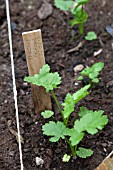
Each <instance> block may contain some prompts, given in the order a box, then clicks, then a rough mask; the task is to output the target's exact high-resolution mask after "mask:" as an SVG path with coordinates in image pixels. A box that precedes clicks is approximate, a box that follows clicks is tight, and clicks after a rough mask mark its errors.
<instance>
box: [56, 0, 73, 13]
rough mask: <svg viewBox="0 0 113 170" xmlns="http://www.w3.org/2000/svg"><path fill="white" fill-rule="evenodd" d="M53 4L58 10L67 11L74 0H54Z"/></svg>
mask: <svg viewBox="0 0 113 170" xmlns="http://www.w3.org/2000/svg"><path fill="white" fill-rule="evenodd" d="M54 4H55V6H56V7H57V8H59V9H60V10H63V11H67V10H69V9H70V8H71V7H72V6H73V4H74V1H71V0H69V1H66V0H54Z"/></svg>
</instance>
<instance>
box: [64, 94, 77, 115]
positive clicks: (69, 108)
mask: <svg viewBox="0 0 113 170" xmlns="http://www.w3.org/2000/svg"><path fill="white" fill-rule="evenodd" d="M62 106H64V111H63V115H64V118H68V117H69V115H70V114H71V113H72V112H73V111H74V107H75V101H74V98H73V96H72V95H71V94H69V93H68V94H67V95H66V98H65V103H63V104H62Z"/></svg>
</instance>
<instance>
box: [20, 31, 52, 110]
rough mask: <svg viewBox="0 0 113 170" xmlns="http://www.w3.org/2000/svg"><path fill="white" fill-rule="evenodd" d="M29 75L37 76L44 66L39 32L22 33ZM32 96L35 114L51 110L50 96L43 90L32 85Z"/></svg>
mask: <svg viewBox="0 0 113 170" xmlns="http://www.w3.org/2000/svg"><path fill="white" fill-rule="evenodd" d="M22 36H23V41H24V48H25V53H26V60H27V66H28V71H29V75H30V76H33V75H34V74H38V73H39V71H40V68H42V66H43V65H44V64H45V57H44V49H43V42H42V35H41V30H40V29H39V30H34V31H29V32H24V33H23V34H22ZM32 94H33V100H34V106H35V113H40V112H41V111H44V110H45V109H46V110H51V108H52V106H51V99H50V95H49V94H48V93H46V90H45V88H43V87H38V86H36V85H32Z"/></svg>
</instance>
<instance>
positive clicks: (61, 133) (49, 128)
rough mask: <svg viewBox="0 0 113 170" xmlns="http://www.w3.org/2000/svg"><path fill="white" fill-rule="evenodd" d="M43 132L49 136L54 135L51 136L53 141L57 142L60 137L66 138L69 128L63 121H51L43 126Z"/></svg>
mask: <svg viewBox="0 0 113 170" xmlns="http://www.w3.org/2000/svg"><path fill="white" fill-rule="evenodd" d="M42 130H43V134H44V135H47V136H52V137H51V138H50V141H51V142H57V141H58V140H59V139H60V138H62V139H65V135H66V134H67V128H66V126H65V125H64V124H63V122H59V121H58V122H57V123H55V122H53V121H49V123H46V124H45V125H43V126H42Z"/></svg>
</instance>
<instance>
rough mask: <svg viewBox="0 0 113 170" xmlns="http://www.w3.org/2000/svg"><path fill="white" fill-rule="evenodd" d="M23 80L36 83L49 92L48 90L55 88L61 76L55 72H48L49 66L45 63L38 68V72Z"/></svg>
mask: <svg viewBox="0 0 113 170" xmlns="http://www.w3.org/2000/svg"><path fill="white" fill-rule="evenodd" d="M24 81H27V82H30V83H32V84H36V85H37V86H43V87H44V88H45V89H46V92H49V91H50V90H53V89H54V88H57V86H58V85H59V84H60V83H61V77H60V76H59V74H58V73H57V72H55V73H50V66H49V65H48V64H46V65H44V66H43V67H42V69H40V73H39V74H35V75H34V76H28V77H25V78H24Z"/></svg>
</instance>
